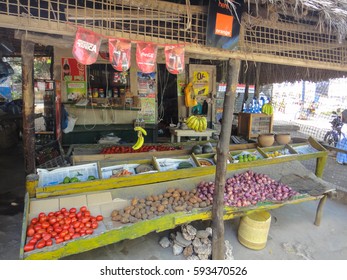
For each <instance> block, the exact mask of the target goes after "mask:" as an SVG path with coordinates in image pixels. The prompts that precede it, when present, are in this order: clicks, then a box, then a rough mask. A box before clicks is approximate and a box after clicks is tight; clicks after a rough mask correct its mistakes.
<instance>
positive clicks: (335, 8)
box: [225, 0, 347, 42]
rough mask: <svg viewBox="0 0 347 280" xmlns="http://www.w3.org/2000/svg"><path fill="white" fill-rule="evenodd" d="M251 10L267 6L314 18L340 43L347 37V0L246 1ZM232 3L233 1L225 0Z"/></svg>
mask: <svg viewBox="0 0 347 280" xmlns="http://www.w3.org/2000/svg"><path fill="white" fill-rule="evenodd" d="M244 1H245V3H246V4H247V5H248V8H250V6H251V4H255V5H256V6H257V10H258V7H259V6H261V5H266V6H267V8H268V9H270V10H271V11H275V12H277V13H282V14H288V15H292V16H294V17H296V18H305V17H309V18H314V19H315V20H316V26H317V29H319V30H321V31H322V32H325V33H330V32H337V33H338V35H339V41H340V42H341V41H342V40H344V39H345V37H346V35H347V0H244ZM225 2H229V3H231V2H232V0H225Z"/></svg>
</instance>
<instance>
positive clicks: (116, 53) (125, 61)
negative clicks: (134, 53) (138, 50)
mask: <svg viewBox="0 0 347 280" xmlns="http://www.w3.org/2000/svg"><path fill="white" fill-rule="evenodd" d="M108 49H109V53H110V62H111V65H112V67H113V68H114V69H116V70H117V71H127V70H129V68H130V61H131V42H130V41H128V40H122V39H109V40H108Z"/></svg>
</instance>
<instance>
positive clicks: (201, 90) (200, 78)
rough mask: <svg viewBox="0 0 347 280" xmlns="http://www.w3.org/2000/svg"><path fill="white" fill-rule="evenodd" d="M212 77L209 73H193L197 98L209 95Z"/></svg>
mask: <svg viewBox="0 0 347 280" xmlns="http://www.w3.org/2000/svg"><path fill="white" fill-rule="evenodd" d="M209 79H210V75H209V73H208V72H207V71H194V73H193V90H194V93H195V96H199V95H200V96H201V95H208V94H209V86H208V83H209Z"/></svg>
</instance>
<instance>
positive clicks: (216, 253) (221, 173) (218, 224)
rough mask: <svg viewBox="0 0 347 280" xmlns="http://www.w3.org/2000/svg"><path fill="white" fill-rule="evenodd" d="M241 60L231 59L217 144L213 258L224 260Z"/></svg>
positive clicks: (213, 208)
mask: <svg viewBox="0 0 347 280" xmlns="http://www.w3.org/2000/svg"><path fill="white" fill-rule="evenodd" d="M239 71H240V61H239V60H233V59H229V65H228V77H227V92H226V94H225V97H224V104H223V119H222V128H221V134H220V139H219V142H218V144H217V166H216V177H215V192H214V195H213V206H212V232H213V235H212V259H213V260H224V258H225V244H224V220H223V213H224V185H225V180H226V179H225V177H226V168H227V158H228V153H229V145H230V135H231V127H232V122H233V113H234V104H235V98H236V87H237V84H238V78H239Z"/></svg>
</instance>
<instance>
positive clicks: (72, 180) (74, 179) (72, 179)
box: [70, 177, 80, 183]
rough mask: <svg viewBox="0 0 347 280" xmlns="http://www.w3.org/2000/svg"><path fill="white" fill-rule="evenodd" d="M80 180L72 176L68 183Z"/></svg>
mask: <svg viewBox="0 0 347 280" xmlns="http://www.w3.org/2000/svg"><path fill="white" fill-rule="evenodd" d="M79 181H80V180H78V178H77V177H72V178H71V180H70V183H76V182H79Z"/></svg>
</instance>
